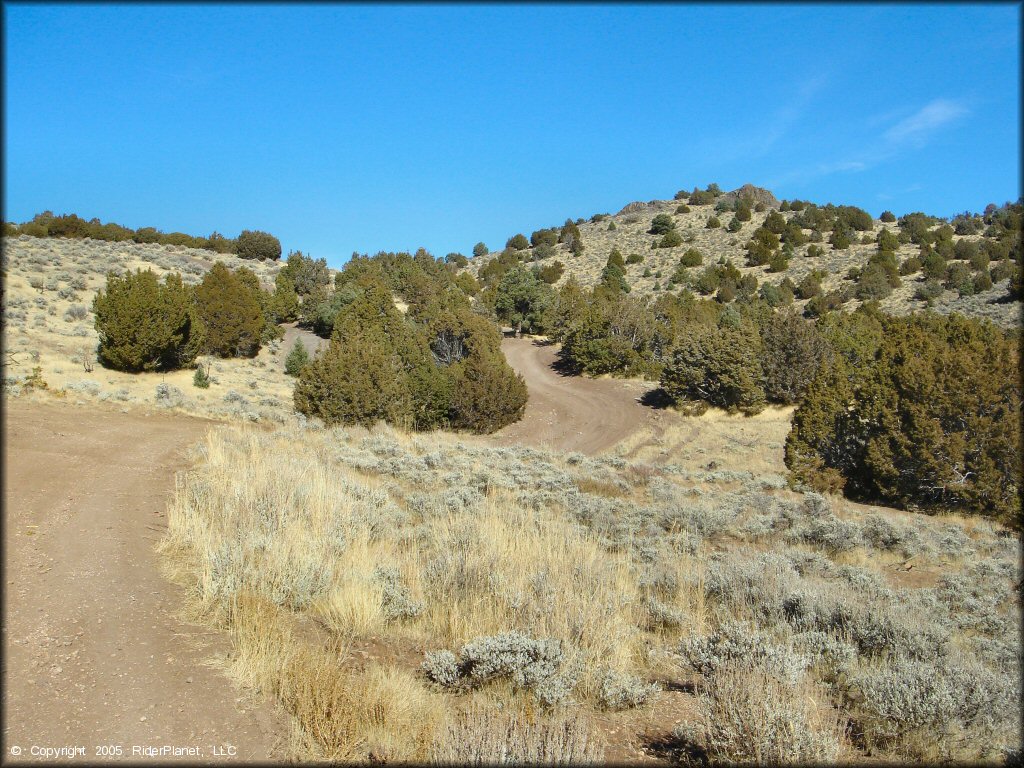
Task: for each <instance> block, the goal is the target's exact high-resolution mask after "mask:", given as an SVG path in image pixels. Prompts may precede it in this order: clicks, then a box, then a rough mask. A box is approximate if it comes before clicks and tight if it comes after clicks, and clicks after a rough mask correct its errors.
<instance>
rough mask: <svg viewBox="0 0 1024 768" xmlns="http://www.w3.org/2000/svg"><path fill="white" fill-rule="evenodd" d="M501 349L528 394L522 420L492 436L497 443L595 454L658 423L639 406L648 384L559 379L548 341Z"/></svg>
mask: <svg viewBox="0 0 1024 768" xmlns="http://www.w3.org/2000/svg"><path fill="white" fill-rule="evenodd" d="M501 349H502V351H503V352H504V353H505V358H506V359H507V360H508V363H509V365H511V366H512V368H514V369H515V370H516V372H518V373H520V374H522V376H523V379H525V381H526V385H527V387H529V390H530V399H529V402H528V403H527V405H526V413H525V415H524V416H523V418H522V419H521V420H520V421H518V422H516V423H515V424H510V425H509V426H507V427H505V428H504V429H502V430H499V431H498V432H496V433H495V434H494V439H496V440H497V442H498V443H500V444H502V445H519V444H524V445H532V446H536V447H539V448H550V449H554V450H560V451H579V452H580V453H586V454H590V455H595V454H598V453H601V452H603V451H607V450H608V449H609V448H611V447H612V446H614V445H615V444H616V443H618V442H620V441H621V440H623V439H624V438H626V437H628V436H629V435H631V434H632V433H633V432H634V431H636V430H638V429H641V428H642V427H645V426H655V425H657V424H659V423H660V421H661V417H662V414H660V413H659V412H658V411H656V410H654V409H652V408H648V407H645V406H643V405H641V404H640V403H639V402H638V398H639V397H641V396H642V395H643V394H644V393H646V392H648V391H649V390H650V389H652V388H653V387H654V385H653V384H651V383H650V382H646V383H645V382H642V381H637V380H630V379H625V380H624V379H612V378H602V379H591V378H586V377H584V376H565V375H562V374H561V373H559V372H558V371H557V370H556V369H555V367H554V364H555V362H556V361H557V350H558V347H557V346H556V345H554V344H549V343H547V342H542V341H534V340H531V339H514V338H506V339H504V340H503V341H502V343H501Z"/></svg>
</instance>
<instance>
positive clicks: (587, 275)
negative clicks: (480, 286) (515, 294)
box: [467, 185, 1020, 328]
mask: <svg viewBox="0 0 1024 768" xmlns="http://www.w3.org/2000/svg"><path fill="white" fill-rule="evenodd" d="M740 196H743V197H746V199H748V200H749V201H750V206H749V208H750V220H749V221H743V222H737V225H738V229H737V230H736V231H729V225H730V223H731V222H732V221H733V219H734V218H735V216H736V214H735V213H734V212H732V211H728V210H718V209H719V208H722V207H726V206H727V205H730V204H731V203H732V202H733V201H734V200H735V199H736V198H738V197H740ZM692 200H693V198H692V197H691V198H690V201H688V200H687V198H685V197H683V198H680V199H675V200H651V201H650V202H646V203H645V202H632V203H629V204H628V205H625V206H624V207H623V208H622V209H621V210H619V211H618V212H617V213H614V214H596V215H594V216H592V217H591V218H590V219H589V220H583V219H578V220H577V221H576V225H577V226H578V228H579V233H580V236H581V239H582V243H583V252H582V254H580V255H573V253H572V252H571V250H570V246H569V245H568V244H567V243H557V244H555V245H553V246H552V248H551V249H550V250H549V251H548V252H547V255H545V251H546V250H547V249H544V248H541V249H538V248H537V247H530V248H528V249H524V250H523V251H521V252H520V253H519V255H520V258H521V260H522V261H523V262H525V263H528V264H531V265H533V264H535V265H536V266H538V267H540V268H544V267H545V266H549V265H551V264H553V263H554V262H556V261H560V262H562V263H563V264H564V266H565V270H564V273H563V274H562V275H561V277H560V278H559V279H558V280H557V282H555V283H554V285H555V286H556V287H559V286H561V285H564V284H565V283H566V282H567V281H568V280H569V279H571V278H573V277H575V279H576V280H578V281H579V282H580V283H581V284H582V285H583V286H594V285H596V284H597V283H598V282H599V280H600V278H601V272H602V270H603V269H604V267H605V264H606V263H607V261H608V257H609V255H610V254H611V252H612V251H613V250H614V249H618V250H619V252H620V253H621V255H622V257H623V259H624V260H625V261H626V267H625V271H626V280H627V282H628V284H629V286H630V289H631V291H632V292H633V293H634V294H639V295H651V294H656V293H657V292H658V291H664V290H666V289H669V280H670V278H671V277H672V275H673V273H674V272H675V271H676V269H677V266H678V265H679V262H680V257H682V255H683V254H684V253H685V252H687V251H688V250H689V249H691V248H696V249H697V250H699V251H700V252H701V254H702V255H703V263H702V265H701V266H697V267H693V268H691V269H690V273H691V278H696V277H697V276H698V275H699V274H700V272H701V270H702V269H703V268H704V267H706V266H707V265H709V264H715V263H717V262H719V260H731V261H732V263H733V264H734V265H735V266H736V267H737V268H738V269H739V271H740V273H741V274H742V275H744V276H746V275H752V276H754V277H755V278H756V279H757V281H758V283H759V285H764V284H772V285H779V284H780V283H781V282H782V281H783V280H785V279H786V278H789V279H790V280H792V281H793V283H795V284H799V283H800V282H801V280H803V279H804V278H805V277H806V276H807V275H808V274H810V273H811V271H812V270H816V269H817V270H821V271H823V272H824V273H826V277H825V278H824V279H823V280H822V292H823V293H828V292H830V291H834V290H839V291H842V290H844V289H845V290H848V291H851V292H852V289H853V288H854V281H852V280H850V279H849V278H848V273H849V271H850V269H851V268H854V267H857V268H863V267H864V266H865V265H866V264H867V263H868V260H869V259H870V257H871V256H872V255H873V254H875V253H876V252H877V250H878V246H877V240H878V236H879V234H880V233H881V232H882V231H883V230H888V231H889V232H891V233H892V234H893V235H895V236H898V235H899V234H900V232H901V228H900V225H899V223H898V222H897V221H895V220H894V221H891V222H883V221H881V220H880V219H872V220H871V226H870V228H869V229H866V230H864V231H857V232H855V233H854V234H855V237H853V238H851V240H852V242H851V243H850V245H849V247H848V248H846V249H843V250H838V249H835V248H833V247H832V246H831V245H830V244H829V233H828V232H827V231H826V232H824V233H823V240H822V241H821V242H817V243H816V242H813V241H812V242H806V243H804V244H801V245H797V246H795V247H794V248H793V253H792V257H791V258H790V260H789V264H788V267H787V268H786V269H785V270H784V271H781V272H771V271H770V268H769V266H768V265H767V264H765V265H763V266H753V267H752V266H747V262H746V256H747V252H746V250H745V249H744V246H745V245H746V244H747V243H748V242H749V241H750V239H751V236H752V235H753V234H754V232H755V231H756V230H758V229H759V228H760V227H761V226H762V225H763V224H765V221H766V219H767V218H768V217H769V215H771V214H772V212H773V211H775V212H777V213H778V215H781V216H782V217H783V218H784V219H785V221H786V223H787V224H789V223H790V222H792V221H793V219H794V217H797V216H799V215H800V212H798V211H793V210H781V211H780V210H779V209H780V207H781V208H786V207H788V205H782V204H781V203H780V202H779V201H778V200H777V199H776V198H775V196H774V195H773V194H772V193H770V192H768V191H767V190H763V189H760V188H756V187H751V186H750V185H745V186H744V187H741V188H740V189H737V190H733V191H732V192H729V193H726V194H724V195H721V196H719V197H717V198H715V199H714V200H713V201H711V202H708V203H704V204H696V203H693V202H691V201H692ZM758 201H761V205H760V206H758V205H757V203H758ZM681 207H686V208H688V209H689V211H688V212H679V209H680V208H681ZM757 207H763V210H761V211H758V210H756V208H757ZM659 215H667V216H669V217H671V219H672V221H673V222H674V224H675V231H677V232H678V233H679V234H680V235H681V241H682V242H681V243H680V244H679V245H677V246H674V247H667V248H662V247H654V246H655V244H656V243H658V242H659V241H660V240H661V239H662V236H661V235H655V234H651V233H650V230H651V225H652V222H653V221H654V219H655V217H656V216H659ZM713 217H715V218H717V219H718V220H719V222H720V226H718V227H715V228H711V229H709V228H708V226H707V225H708V221H709V220H710V219H712V218H713ZM944 223H945V222H943V221H938V220H936V221H935V222H934V223H932V224H931V226H930V227H929V231H931V232H932V233H935V232H936V231H937V230H938V229H939V228H940V227H941V226H942V225H943V224H944ZM559 226H560V225H559ZM553 229H554V230H555V231H556V232H557V230H558V227H554V228H553ZM801 229H802V232H803V234H804V235H805V236H807V238H813V237H814V232H813V230H812V229H811V228H807V227H803V228H801ZM526 236H527V237H528V236H529V233H528V232H527V233H526ZM952 239H953V242H954V244H955V243H956V242H959V241H961V240H966V241H969V242H974V243H977V244H979V245H981V244H982V243H984V241H985V240H986V237H985V236H984V235H983V234H981V233H977V234H970V235H958V234H954V235H953V236H952ZM814 246H816V247H818V248H821V249H823V251H824V253H823V254H822V255H820V256H809V255H808V250H809V249H811V248H812V247H814ZM500 253H501V251H497V250H496V251H495V252H493V253H489V254H486V255H482V256H478V257H476V258H473V259H472V260H470V262H469V265H468V266H467V270H468V271H470V272H472V273H473V274H474V275H479V274H480V271H481V270H482V269H484V267H486V266H487V265H488V264H489V263H490V262H491V261H493V260H494V259H495V258H497V257H498V256H499V255H500ZM920 253H921V247H920V246H919V245H918V244H916V243H914V242H905V243H900V245H899V247H898V249H897V250H896V251H895V256H896V260H897V262H898V263H899V264H901V265H902V264H904V263H906V262H907V260H908V259H911V258H912V257H920ZM631 256H632V258H633V260H634V263H630V257H631ZM637 257H639V260H638V261H637ZM949 263H950V264H953V263H955V262H954V261H952V260H951V261H950V262H949ZM995 263H996V262H995V260H993V261H992V266H995ZM996 276H997V277H998V276H999V275H998V273H997V275H996ZM923 282H924V276H923V275H922V273H921V271H920V270H916V271H914V272H912V273H910V274H905V275H901V276H900V285H899V286H898V287H895V289H894V290H893V291H892V293H891V295H889V296H888V297H886V298H884V299H882V300H881V305H882V308H883V309H884V310H885V311H887V312H890V313H892V314H908V313H911V312H914V311H917V310H919V309H923V308H925V307H926V306H928V305H929V304H928V302H926V301H924V300H921V299H917V298H915V293H916V292H917V291H918V289H919V288H920V286H921V285H922V284H923ZM939 282H940V283H941V282H942V281H941V280H940V281H939ZM1009 283H1010V281H1009V279H1007V278H1003V279H1000V280H995V281H994V282H993V284H992V286H991V288H988V289H985V290H981V291H978V292H973V291H972V292H971V295H968V294H967V293H965V294H964V295H960V293H959V292H958V291H957V290H953V289H949V288H946V289H945V290H940V291H939V293H938V295H936V296H935V297H934V298H933V299H932V301H931V304H930V305H931V307H932V308H933V309H935V310H936V311H937V312H940V313H943V314H948V313H951V312H960V313H962V314H965V315H968V316H972V317H985V318H988V319H990V320H992V321H993V322H994V323H996V324H997V325H999V326H1001V327H1004V328H1010V327H1014V326H1018V325H1020V308H1019V304H1018V303H1016V302H1013V301H1012V300H1010V298H1009V290H1010V285H1009ZM672 290H678V286H676V287H673V288H672ZM795 303H796V306H797V307H799V308H800V309H804V308H805V307H806V305H807V303H808V299H800V298H799V297H797V299H796V302H795ZM860 303H861V302H860V301H858V300H857V299H856V298H851V299H850V300H849V301H848V302H847V303H845V304H844V305H843V306H844V308H846V309H848V310H852V309H854V308H855V307H856V306H858V305H859V304H860Z"/></svg>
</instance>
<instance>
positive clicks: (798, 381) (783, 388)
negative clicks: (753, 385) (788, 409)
mask: <svg viewBox="0 0 1024 768" xmlns="http://www.w3.org/2000/svg"><path fill="white" fill-rule="evenodd" d="M828 359H829V348H828V344H827V342H826V341H825V340H824V339H823V338H822V337H821V334H820V333H819V332H818V331H817V329H816V328H815V327H814V325H813V324H812V323H808V322H806V321H804V320H801V319H800V317H799V316H798V315H797V314H796V313H795V312H793V311H788V312H779V313H776V314H773V315H771V316H770V317H769V318H768V320H767V321H766V322H765V324H764V327H763V328H762V330H761V370H762V372H763V376H764V391H765V395H766V396H767V397H768V399H769V400H773V401H775V402H779V403H796V402H799V401H800V399H801V398H802V397H803V394H804V392H805V391H806V389H807V387H808V385H809V384H810V383H811V381H812V380H813V379H814V377H815V376H816V375H817V373H818V371H819V369H820V368H821V367H822V366H823V365H824V364H825V363H826V361H827V360H828Z"/></svg>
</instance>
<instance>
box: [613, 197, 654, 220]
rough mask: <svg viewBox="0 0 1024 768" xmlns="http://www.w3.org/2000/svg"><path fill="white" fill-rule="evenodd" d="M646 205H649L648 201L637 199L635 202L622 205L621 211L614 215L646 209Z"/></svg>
mask: <svg viewBox="0 0 1024 768" xmlns="http://www.w3.org/2000/svg"><path fill="white" fill-rule="evenodd" d="M648 205H649V204H648V203H642V202H640V201H639V200H637V201H636V202H633V203H630V204H629V205H626V206H624V207H623V209H622V210H621V211H619V212H618V213H617V214H615V215H616V216H622V215H623V214H624V213H635V212H636V211H646V210H647V206H648Z"/></svg>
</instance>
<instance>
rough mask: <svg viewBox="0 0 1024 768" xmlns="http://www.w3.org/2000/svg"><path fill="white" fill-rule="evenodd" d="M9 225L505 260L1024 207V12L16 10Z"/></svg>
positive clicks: (10, 78) (8, 40)
mask: <svg viewBox="0 0 1024 768" xmlns="http://www.w3.org/2000/svg"><path fill="white" fill-rule="evenodd" d="M4 14H5V25H4V27H5V40H4V50H5V61H4V65H5V66H4V80H5V86H6V87H5V121H6V125H5V143H4V161H5V162H4V182H5V201H4V205H5V210H4V218H5V219H6V220H14V221H23V220H26V219H28V218H30V217H31V216H32V215H33V214H35V213H37V212H39V211H41V210H44V209H51V210H53V211H54V212H56V213H62V212H75V213H78V214H79V215H81V216H84V217H86V218H91V217H94V216H95V217H99V218H100V219H102V220H104V221H107V220H113V221H116V222H118V223H120V224H124V225H126V226H131V227H140V226H156V227H158V228H160V229H162V230H164V231H184V232H188V233H190V234H202V235H206V234H209V233H210V232H211V231H213V230H217V231H219V232H221V233H222V234H225V235H228V236H235V235H237V234H238V232H239V231H240V230H242V229H264V230H267V231H270V232H272V233H274V234H276V235H277V236H278V237H279V238H280V239H281V242H282V245H283V246H284V249H285V251H286V252H287V251H288V250H290V249H300V250H302V251H304V252H307V253H311V254H313V255H314V256H317V257H319V256H325V257H327V259H328V262H329V263H330V264H331V265H332V266H340V265H341V264H342V263H343V262H344V261H345V260H347V258H348V257H349V255H350V254H351V253H352V252H353V251H358V252H369V253H373V252H376V251H378V250H412V249H415V248H416V247H419V246H423V247H426V248H427V249H428V250H430V251H431V252H433V253H434V254H435V255H438V256H441V255H444V254H445V253H448V252H450V251H461V252H463V253H467V254H468V253H469V252H470V250H471V249H472V247H473V244H474V243H476V242H477V241H479V240H483V241H484V242H485V243H487V245H488V246H490V247H491V248H492V249H495V248H500V247H501V246H503V245H504V242H505V240H506V239H507V238H508V237H509V236H511V235H512V234H515V233H516V232H519V231H522V232H525V233H526V234H527V235H528V234H529V233H530V231H532V230H533V229H537V228H540V227H544V226H551V225H554V224H560V223H561V222H563V221H564V220H565V218H566V217H569V216H571V217H573V218H576V217H580V216H585V217H589V216H591V215H592V214H594V213H599V212H614V211H617V210H618V209H619V208H621V207H622V206H623V205H625V204H626V203H628V202H630V201H632V200H638V199H639V200H650V199H654V198H666V197H671V196H672V195H673V194H674V193H675V192H676V190H678V189H680V188H683V187H685V188H687V189H692V188H693V186H695V185H699V186H701V187H703V186H706V185H707V184H708V183H710V182H717V183H718V184H720V185H721V186H722V187H723V188H724V189H732V188H735V187H737V186H739V185H740V184H743V183H745V182H752V183H754V184H758V185H761V186H767V187H769V188H770V189H772V190H773V191H774V192H775V193H776V194H777V195H778V196H779V197H784V198H801V199H808V200H813V201H816V202H820V203H824V202H829V201H831V202H835V203H845V204H854V205H859V206H861V207H863V208H866V209H867V210H869V211H870V212H871V213H872V214H874V215H876V216H877V215H878V214H879V213H880V212H881V211H882V210H884V209H886V208H888V209H891V210H892V211H894V212H895V213H897V214H901V213H905V212H908V211H914V210H923V211H926V212H928V213H932V214H936V215H952V214H954V213H957V212H959V211H962V210H965V209H969V210H981V209H982V208H984V206H985V205H986V204H987V203H989V202H996V203H1003V202H1005V201H1006V200H1010V199H1016V198H1017V197H1018V196H1019V195H1020V180H1019V177H1018V169H1019V166H1020V152H1019V146H1018V141H1019V138H1020V137H1019V131H1020V107H1019V103H1018V94H1019V93H1020V85H1021V84H1020V77H1019V60H1020V39H1019V33H1018V30H1019V25H1020V7H1019V6H1018V5H1010V4H1003V5H977V4H973V5H960V6H958V5H946V4H943V5H934V6H926V5H910V6H898V5H884V4H883V5H863V6H852V5H822V6H810V5H747V4H739V5H651V6H620V5H603V6H602V5H596V6H587V5H561V6H558V5H555V6H528V5H523V6H517V5H483V6H469V5H441V6H434V7H430V6H410V5H392V6H387V5H384V6H374V5H368V6H357V5H303V6H294V7H290V6H276V5H253V6H245V5H223V6H218V5H202V4H197V5H180V6H175V5H159V4H158V5H138V6H116V5H96V6H86V5H73V4H70V5H54V6H46V5H18V4H16V3H6V4H5V6H4Z"/></svg>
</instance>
